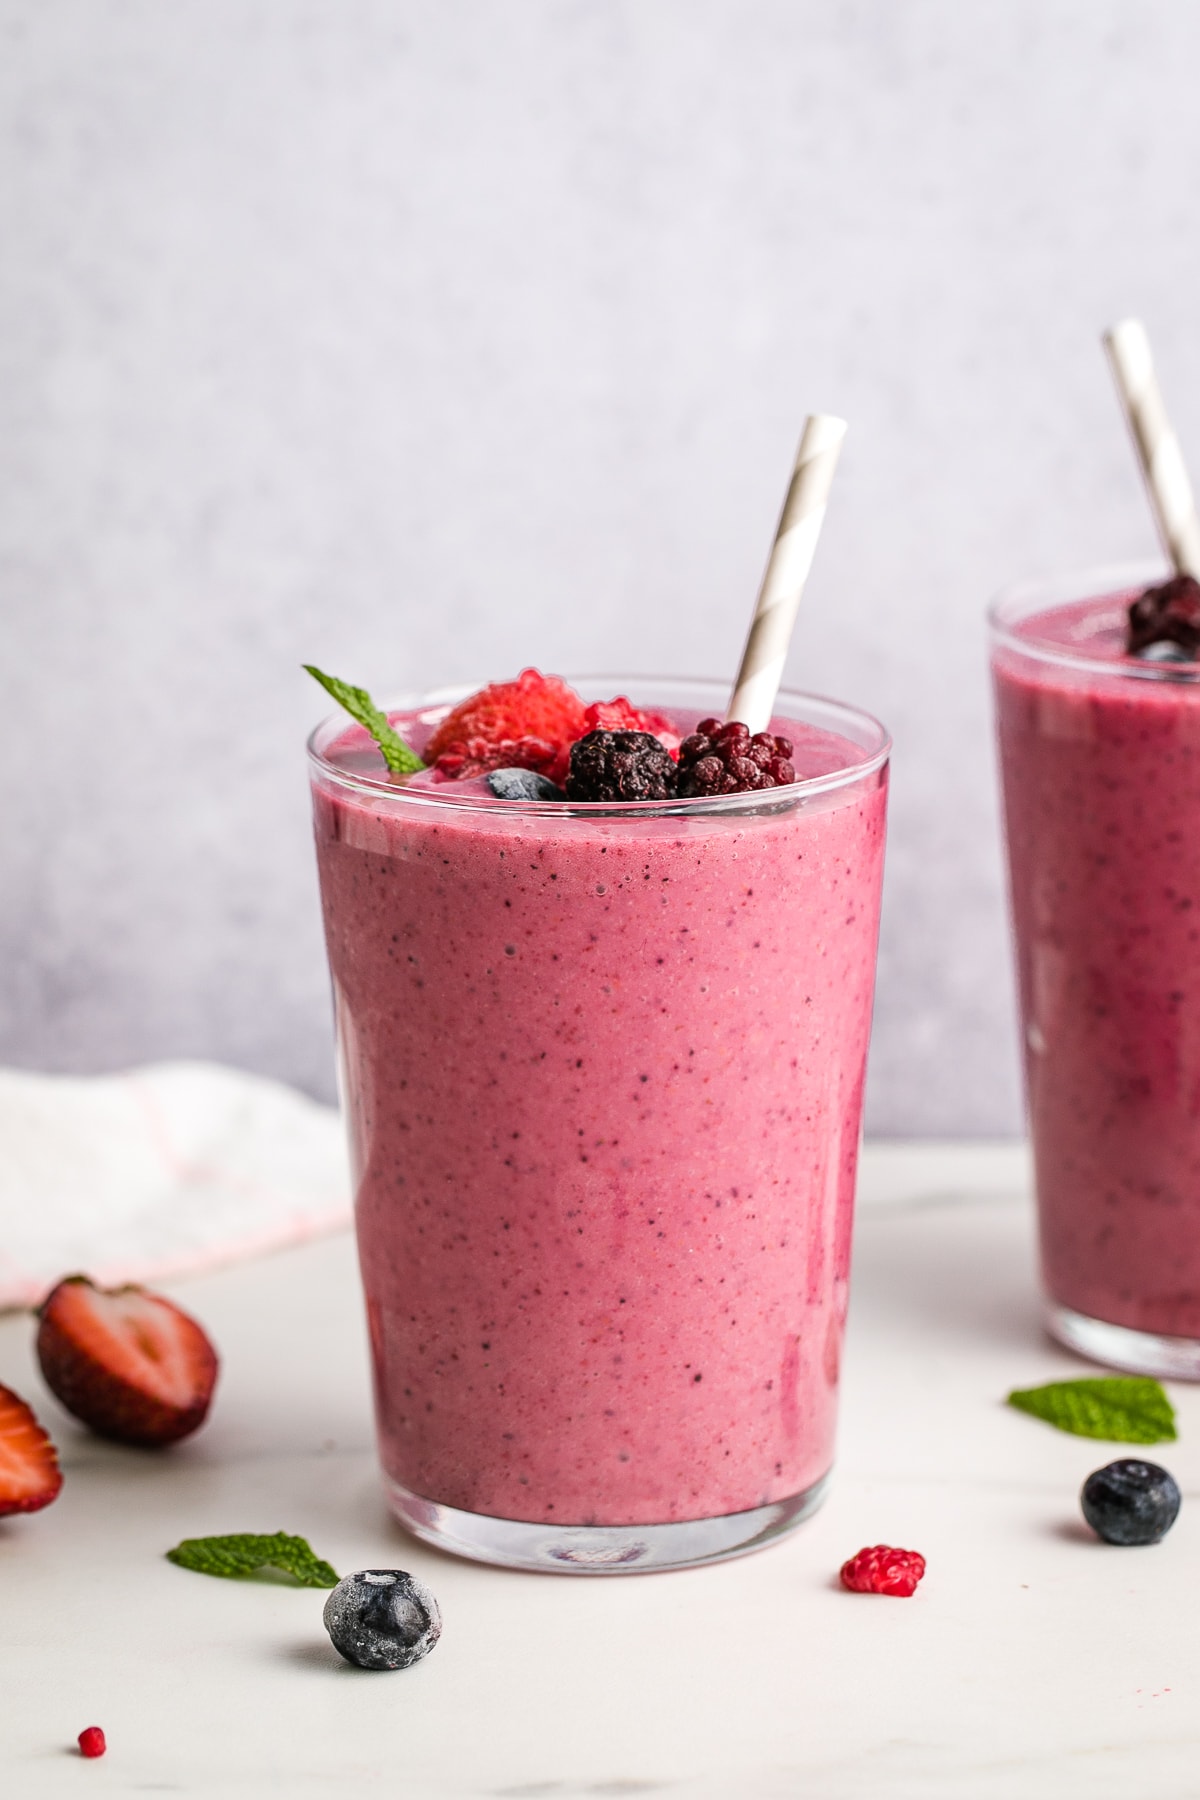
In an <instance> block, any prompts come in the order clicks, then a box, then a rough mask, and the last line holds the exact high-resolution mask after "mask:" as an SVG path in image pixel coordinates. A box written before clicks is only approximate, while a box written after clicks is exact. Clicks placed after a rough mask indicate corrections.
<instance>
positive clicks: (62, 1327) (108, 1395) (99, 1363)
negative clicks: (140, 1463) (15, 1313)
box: [37, 1275, 217, 1448]
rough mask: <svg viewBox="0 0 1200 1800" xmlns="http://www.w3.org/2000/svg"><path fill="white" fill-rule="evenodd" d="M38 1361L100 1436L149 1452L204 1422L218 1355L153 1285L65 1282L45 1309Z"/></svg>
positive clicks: (58, 1393)
mask: <svg viewBox="0 0 1200 1800" xmlns="http://www.w3.org/2000/svg"><path fill="white" fill-rule="evenodd" d="M37 1354H38V1361H39V1362H40V1363H41V1366H42V1374H43V1376H44V1377H45V1380H46V1385H47V1387H48V1388H49V1389H50V1391H51V1393H52V1394H54V1395H55V1397H56V1398H57V1399H58V1400H60V1401H61V1402H62V1404H63V1405H64V1406H65V1407H66V1409H67V1411H68V1412H72V1413H74V1414H75V1417H76V1418H77V1419H82V1420H83V1423H84V1424H85V1425H90V1426H91V1428H92V1430H93V1431H95V1432H97V1433H98V1434H99V1435H100V1436H101V1437H107V1438H115V1439H116V1441H117V1442H118V1443H121V1444H141V1445H144V1446H146V1447H148V1448H152V1447H156V1446H157V1445H159V1444H173V1443H174V1442H175V1441H176V1439H178V1438H182V1437H187V1436H188V1434H189V1432H193V1431H195V1430H196V1428H197V1426H199V1425H202V1424H203V1423H204V1419H205V1416H206V1414H207V1412H208V1408H209V1403H210V1402H211V1400H212V1395H213V1388H214V1387H215V1386H216V1380H217V1353H216V1351H215V1350H214V1349H213V1347H212V1345H211V1344H210V1343H209V1341H208V1338H207V1336H206V1335H205V1333H204V1331H203V1330H202V1329H201V1327H200V1326H199V1325H198V1324H197V1323H196V1321H195V1319H193V1318H191V1317H189V1315H188V1314H187V1313H185V1312H183V1311H182V1310H181V1309H180V1308H179V1307H178V1306H175V1305H173V1304H172V1302H171V1301H170V1300H164V1299H163V1298H162V1297H161V1295H158V1294H150V1293H147V1291H146V1290H145V1288H140V1287H120V1288H98V1287H96V1286H95V1285H94V1283H93V1282H91V1281H90V1280H89V1279H88V1277H87V1276H86V1275H71V1276H69V1277H68V1278H67V1280H66V1281H60V1282H59V1284H58V1286H57V1287H56V1288H54V1289H53V1291H52V1292H51V1293H50V1295H49V1296H48V1297H47V1299H46V1300H45V1301H44V1302H43V1304H42V1308H41V1317H40V1319H39V1322H38V1334H37Z"/></svg>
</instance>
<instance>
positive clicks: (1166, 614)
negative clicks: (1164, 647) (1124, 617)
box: [1125, 575, 1200, 662]
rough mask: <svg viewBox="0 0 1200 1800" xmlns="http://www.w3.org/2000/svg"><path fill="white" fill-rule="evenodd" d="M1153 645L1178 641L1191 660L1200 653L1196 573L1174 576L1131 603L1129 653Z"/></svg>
mask: <svg viewBox="0 0 1200 1800" xmlns="http://www.w3.org/2000/svg"><path fill="white" fill-rule="evenodd" d="M1152 644H1178V646H1179V648H1180V649H1181V650H1183V651H1185V652H1186V653H1187V654H1186V659H1185V660H1187V661H1189V662H1195V660H1196V658H1197V655H1198V654H1200V581H1197V580H1196V579H1195V577H1194V576H1192V575H1172V577H1171V579H1170V580H1169V581H1164V582H1162V583H1161V584H1160V585H1159V586H1158V587H1148V588H1147V589H1146V591H1145V593H1143V594H1139V595H1138V597H1137V599H1136V600H1133V601H1131V602H1130V606H1129V624H1128V630H1127V634H1126V639H1125V648H1126V650H1127V652H1128V653H1129V655H1130V656H1137V655H1138V654H1139V653H1141V652H1142V651H1144V650H1148V649H1149V648H1150V646H1151V645H1152Z"/></svg>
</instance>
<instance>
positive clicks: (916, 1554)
mask: <svg viewBox="0 0 1200 1800" xmlns="http://www.w3.org/2000/svg"><path fill="white" fill-rule="evenodd" d="M924 1573H925V1558H924V1557H923V1556H922V1555H921V1553H920V1551H919V1550H893V1549H892V1547H891V1545H890V1544H872V1545H871V1546H870V1547H869V1548H868V1549H865V1550H860V1551H859V1553H858V1555H857V1556H852V1557H851V1558H850V1560H849V1562H844V1563H843V1564H842V1586H843V1587H845V1588H849V1589H850V1591H851V1592H852V1593H855V1594H894V1595H895V1596H896V1597H897V1598H898V1599H901V1600H908V1599H910V1598H911V1597H912V1595H913V1594H915V1593H916V1591H917V1583H918V1581H920V1579H921V1577H922V1575H923V1574H924Z"/></svg>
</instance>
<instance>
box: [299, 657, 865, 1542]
mask: <svg viewBox="0 0 1200 1800" xmlns="http://www.w3.org/2000/svg"><path fill="white" fill-rule="evenodd" d="M574 686H575V688H576V689H577V690H578V693H579V694H580V695H581V696H582V698H583V700H585V701H592V700H598V699H600V698H601V697H603V696H605V695H611V694H612V693H614V692H616V691H619V692H620V693H621V694H622V695H629V696H631V697H632V700H633V702H634V703H635V704H636V705H637V706H639V707H654V708H656V709H658V710H659V714H660V715H665V716H666V718H667V719H668V720H669V721H670V724H671V726H672V728H673V730H674V732H675V733H676V734H677V736H683V735H685V734H686V733H688V732H689V731H692V730H693V729H694V727H695V726H696V724H697V722H698V721H700V720H702V719H704V718H705V716H706V715H712V714H717V713H719V711H720V709H721V707H722V706H723V705H724V703H725V701H726V698H727V695H728V687H727V685H723V686H721V687H717V686H714V685H710V684H705V683H702V682H695V681H683V680H670V681H668V680H661V681H649V680H645V681H639V680H638V679H636V678H628V679H622V678H613V677H607V678H602V679H598V680H594V681H592V680H577V681H575V682H574ZM460 698H461V693H460V692H459V691H456V692H454V693H439V694H434V695H429V696H425V697H420V696H410V697H408V698H405V699H401V700H400V701H398V702H397V703H396V704H395V705H393V706H390V707H389V708H388V709H387V713H388V717H389V718H390V719H391V721H392V722H393V723H394V724H395V725H396V727H397V729H398V730H399V731H401V732H402V733H403V735H404V737H405V739H406V740H407V742H408V743H409V744H410V745H411V746H412V747H413V748H414V749H415V750H416V752H417V753H418V754H419V753H420V752H421V750H422V748H423V746H424V745H425V744H426V743H427V742H428V741H429V739H430V736H431V734H432V733H433V732H434V731H435V729H436V727H437V726H438V724H439V722H440V721H442V720H443V719H444V717H445V715H446V714H447V712H448V711H449V709H450V708H451V706H452V705H453V704H454V703H455V702H457V701H458V700H459V699H460ZM771 729H772V730H773V731H776V732H779V733H784V734H786V736H787V738H789V739H790V740H791V742H792V745H793V753H792V754H793V762H794V766H795V780H794V781H793V782H791V783H790V785H787V786H781V787H777V788H775V789H773V790H771V791H770V792H769V793H767V794H765V795H764V794H763V793H746V792H740V793H731V794H724V795H716V796H712V797H701V798H692V799H686V800H680V799H671V800H665V801H661V800H639V801H633V802H626V803H621V804H616V803H610V802H606V801H592V802H579V803H574V802H571V801H567V802H562V801H539V800H531V799H516V800H512V799H500V798H498V797H497V796H496V795H494V794H493V793H492V792H491V791H490V790H489V789H488V787H487V786H486V784H485V783H484V782H483V781H482V780H469V781H440V782H439V781H438V780H437V779H436V778H435V777H434V776H433V775H431V774H430V773H428V772H427V773H425V774H421V775H417V776H415V777H413V778H411V779H409V780H403V781H397V780H395V779H393V778H390V777H389V775H388V773H387V770H386V769H385V768H384V767H383V765H382V763H381V761H380V758H379V753H378V751H377V750H376V749H375V746H374V745H373V744H372V743H371V742H370V740H369V738H368V737H367V735H366V733H365V732H363V731H362V730H361V729H360V728H359V727H357V726H355V725H352V724H349V723H348V721H347V720H346V719H345V718H344V717H341V716H339V717H337V718H335V719H332V720H330V721H328V722H327V723H326V724H324V725H323V726H321V727H320V728H319V729H318V730H317V731H316V732H315V733H314V735H313V737H312V739H311V740H310V745H309V750H310V767H311V777H312V791H313V803H314V817H315V830H316V843H317V856H318V862H319V868H320V880H321V892H322V903H323V908H324V919H325V931H326V939H327V944H328V951H329V961H330V968H331V973H332V980H333V993H334V1007H335V1014H336V1026H337V1038H338V1047H339V1066H340V1079H341V1092H342V1098H343V1105H344V1109H345V1114H346V1118H347V1121H348V1128H349V1135H350V1143H351V1152H352V1162H353V1175H354V1182H355V1205H356V1222H357V1231H358V1243H359V1252H360V1260H361V1268H362V1278H363V1284H364V1289H365V1295H366V1308H367V1320H368V1328H369V1336H370V1346H371V1356H372V1363H373V1370H374V1382H375V1399H376V1412H377V1419H378V1432H379V1445H380V1454H381V1460H382V1464H383V1470H384V1478H385V1483H386V1488H387V1493H388V1497H389V1500H390V1503H391V1506H392V1508H393V1510H394V1511H395V1513H396V1516H397V1517H398V1518H399V1519H400V1520H401V1522H402V1523H403V1524H404V1525H405V1526H406V1527H408V1528H409V1529H410V1530H411V1531H413V1532H415V1533H416V1534H417V1535H418V1536H419V1537H421V1538H424V1539H426V1540H428V1541H430V1542H432V1543H435V1544H438V1545H440V1546H441V1547H442V1548H444V1549H448V1550H452V1551H456V1552H458V1553H459V1554H462V1555H466V1556H470V1557H475V1558H478V1559H480V1560H483V1561H487V1562H494V1563H500V1564H505V1565H508V1566H512V1567H518V1568H526V1569H546V1570H558V1571H564V1572H567V1571H577V1572H583V1573H604V1572H620V1571H641V1570H651V1569H667V1568H679V1567H684V1566H687V1565H690V1564H694V1563H702V1562H707V1561H711V1560H714V1559H717V1558H721V1557H727V1556H732V1555H736V1554H739V1553H741V1552H744V1551H748V1550H752V1549H755V1548H756V1547H758V1546H760V1545H762V1544H765V1543H767V1542H769V1541H770V1540H771V1539H773V1538H775V1537H777V1536H779V1535H780V1534H781V1533H783V1532H785V1531H786V1530H788V1529H789V1528H790V1527H792V1526H794V1525H795V1524H797V1522H798V1521H799V1520H801V1519H802V1518H804V1517H805V1515H806V1514H808V1513H809V1512H811V1511H812V1509H813V1508H814V1507H815V1506H816V1505H817V1504H818V1503H819V1501H820V1499H821V1496H822V1494H823V1492H824V1489H825V1486H826V1483H827V1481H828V1477H829V1470H830V1464H831V1462H832V1458H833V1446H834V1426H835V1417H836V1408H837V1392H838V1365H839V1358H840V1353H841V1344H842V1331H843V1325H844V1321H845V1313H846V1300H847V1279H848V1273H849V1256H850V1231H851V1217H852V1209H853V1198H854V1184H855V1167H856V1159H857V1154H858V1144H859V1134H860V1120H861V1111H862V1090H863V1076H864V1068H865V1062H866V1053H867V1040H868V1033H869V1027H870V1016H871V1001H872V990H873V982H874V968H875V951H876V936H877V926H878V915H879V899H880V881H881V873H882V866H883V845H884V817H885V805H886V795H887V758H888V751H889V741H888V738H887V734H886V733H885V731H884V730H883V728H882V727H881V726H880V725H878V724H877V723H876V721H875V720H873V719H871V718H869V717H867V716H866V715H865V714H863V713H860V712H857V711H855V710H854V709H853V708H851V707H848V706H843V705H840V704H837V703H835V702H833V701H829V700H822V699H817V698H814V697H812V696H808V695H803V694H795V693H787V692H784V693H781V694H780V695H779V697H778V700H777V702H776V704H775V716H774V718H773V720H772V726H771Z"/></svg>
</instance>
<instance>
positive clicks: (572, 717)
mask: <svg viewBox="0 0 1200 1800" xmlns="http://www.w3.org/2000/svg"><path fill="white" fill-rule="evenodd" d="M586 730H587V721H586V719H585V717H584V709H583V701H582V700H581V699H580V698H579V695H578V694H577V693H576V692H575V690H574V688H572V687H568V685H567V683H566V682H565V681H563V680H561V679H560V677H559V676H557V675H543V674H542V673H541V672H540V670H538V669H523V670H522V671H521V673H520V675H518V677H517V679H516V680H515V681H494V682H492V684H491V685H490V686H489V687H485V688H480V690H479V692H478V693H477V694H470V695H469V696H468V697H467V699H465V700H461V701H460V702H459V704H458V705H457V706H456V707H455V708H454V710H453V711H452V712H449V713H447V714H446V717H445V718H444V719H443V720H442V722H441V724H440V725H439V726H438V727H437V730H436V731H435V732H434V734H433V736H432V737H431V738H430V740H429V742H428V744H427V745H426V746H425V761H426V762H427V763H430V764H432V765H433V767H434V768H436V769H437V770H438V772H439V774H441V775H444V776H446V777H448V778H449V779H450V780H453V781H457V780H461V779H462V778H463V777H464V776H467V775H486V774H487V773H488V772H489V770H491V769H536V770H537V771H538V773H539V774H541V775H545V776H547V777H548V778H549V780H551V781H556V782H561V781H562V780H563V777H564V776H565V775H566V772H567V759H568V757H569V754H570V748H571V745H572V744H573V743H574V741H575V739H576V738H578V737H582V736H583V733H584V732H585V731H586Z"/></svg>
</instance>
